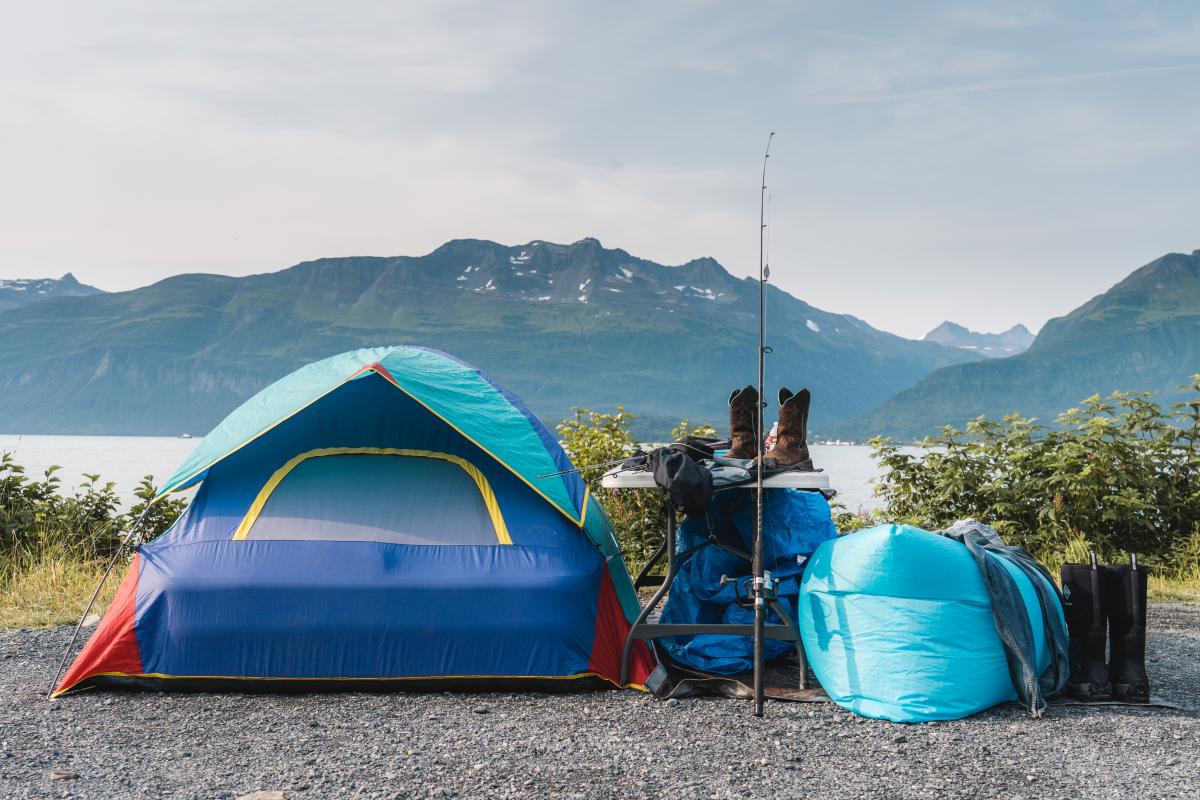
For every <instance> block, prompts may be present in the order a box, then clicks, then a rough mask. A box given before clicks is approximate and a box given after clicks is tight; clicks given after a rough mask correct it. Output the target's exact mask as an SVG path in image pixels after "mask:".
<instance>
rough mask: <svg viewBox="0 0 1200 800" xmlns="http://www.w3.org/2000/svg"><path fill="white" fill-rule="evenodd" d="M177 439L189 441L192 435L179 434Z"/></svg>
mask: <svg viewBox="0 0 1200 800" xmlns="http://www.w3.org/2000/svg"><path fill="white" fill-rule="evenodd" d="M179 438H180V439H190V438H192V435H191V434H190V433H181V434H179Z"/></svg>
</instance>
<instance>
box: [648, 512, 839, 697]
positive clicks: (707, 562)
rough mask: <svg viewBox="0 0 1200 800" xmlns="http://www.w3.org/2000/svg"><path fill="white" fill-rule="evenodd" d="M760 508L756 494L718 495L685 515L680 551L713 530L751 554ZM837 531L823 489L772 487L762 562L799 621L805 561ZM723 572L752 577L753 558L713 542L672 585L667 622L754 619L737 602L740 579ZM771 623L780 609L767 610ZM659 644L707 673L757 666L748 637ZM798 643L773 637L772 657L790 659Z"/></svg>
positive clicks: (699, 638)
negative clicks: (725, 579)
mask: <svg viewBox="0 0 1200 800" xmlns="http://www.w3.org/2000/svg"><path fill="white" fill-rule="evenodd" d="M754 506H755V498H754V492H752V491H746V490H745V489H726V490H723V491H718V492H716V493H715V494H714V495H713V499H712V503H711V504H710V506H709V511H708V514H707V515H706V516H704V517H687V518H686V519H684V521H683V523H682V524H681V525H680V526H679V532H678V535H677V537H676V540H677V545H678V548H679V552H683V551H685V550H688V549H690V548H692V547H694V546H695V545H697V544H699V543H701V542H704V541H706V540H707V539H708V537H709V532H710V531H712V533H714V534H715V535H716V536H717V538H718V539H719V540H720V541H722V542H724V543H727V544H729V545H731V546H733V547H735V548H738V549H740V550H742V551H744V552H747V553H749V552H750V551H751V548H752V546H753V543H754ZM836 535H837V531H836V529H835V528H834V526H833V519H832V516H831V514H830V510H829V502H828V501H827V500H826V499H825V498H824V497H823V496H821V494H820V493H819V492H808V491H800V490H796V489H769V490H767V491H766V492H765V493H764V496H763V555H764V566H765V568H766V569H767V571H769V572H770V573H771V574H772V575H773V576H774V577H776V578H778V579H779V596H780V599H781V603H782V605H783V606H784V607H785V608H786V609H787V610H788V612H789V614H791V616H792V618H793V619H795V612H796V596H797V594H798V592H799V576H800V574H801V572H802V571H803V560H804V558H805V557H807V556H808V555H809V554H811V553H812V552H813V551H814V550H815V549H816V548H817V546H818V545H820V544H821V543H822V542H824V541H827V540H829V539H832V538H834V537H835V536H836ZM722 575H726V576H729V577H730V578H733V577H737V578H739V579H743V578H746V577H748V576H749V575H750V562H749V561H747V560H746V559H744V558H741V557H739V556H737V555H735V554H733V553H730V552H728V551H726V550H723V549H721V548H719V547H713V546H709V547H704V548H702V549H700V550H698V551H696V552H695V553H694V554H692V555H691V556H690V557H689V558H688V559H687V561H686V563H685V564H684V565H683V566H682V568H681V570H680V572H679V574H678V576H676V578H675V582H674V584H673V585H672V586H671V593H670V595H669V597H668V599H667V603H666V606H665V607H664V608H663V614H662V621H663V622H670V623H676V624H680V623H684V624H691V623H721V622H724V623H740V624H749V623H752V622H753V621H754V612H753V611H752V610H751V609H747V608H742V607H741V606H739V605H737V603H736V597H735V591H736V586H737V585H740V584H741V580H739V582H738V584H736V585H735V584H734V583H725V584H724V585H722V583H721V576H722ZM743 593H744V592H743ZM767 621H768V623H778V622H780V620H779V618H778V617H777V616H776V615H775V614H771V615H769V616H768V620H767ZM660 642H661V643H662V646H663V647H664V648H665V649H666V651H667V653H668V654H669V655H670V656H671V657H672V658H673V659H675V660H676V661H678V662H680V663H681V664H685V665H687V666H689V667H692V668H694V669H698V670H703V671H705V672H713V673H717V674H720V675H733V674H736V673H739V672H745V671H747V670H749V669H751V668H752V667H753V651H754V644H753V640H751V639H750V638H749V637H745V636H719V635H713V634H702V635H699V636H678V637H673V638H668V639H661V640H660ZM792 647H793V645H792V644H791V643H789V642H780V641H775V640H768V641H767V643H766V648H767V658H768V659H772V658H780V657H782V656H785V655H787V654H788V652H789V651H790V650H791V649H792Z"/></svg>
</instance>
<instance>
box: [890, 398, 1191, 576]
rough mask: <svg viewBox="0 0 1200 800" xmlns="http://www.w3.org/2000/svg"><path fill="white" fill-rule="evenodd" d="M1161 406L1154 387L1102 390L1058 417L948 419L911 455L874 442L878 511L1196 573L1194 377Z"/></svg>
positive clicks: (1050, 555) (1054, 549) (1056, 558)
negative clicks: (956, 422) (1135, 557)
mask: <svg viewBox="0 0 1200 800" xmlns="http://www.w3.org/2000/svg"><path fill="white" fill-rule="evenodd" d="M1184 389H1185V390H1186V391H1187V392H1189V393H1190V396H1189V397H1188V398H1187V399H1185V400H1184V401H1183V402H1179V403H1175V404H1174V405H1172V406H1170V407H1168V408H1166V409H1164V408H1162V407H1161V406H1160V405H1159V404H1158V403H1156V402H1155V401H1154V400H1153V399H1152V396H1151V395H1150V394H1149V393H1144V392H1143V393H1134V392H1116V393H1114V394H1113V395H1111V396H1110V397H1108V398H1105V399H1101V398H1100V397H1099V396H1098V395H1096V396H1092V397H1090V398H1088V399H1087V400H1085V401H1084V402H1083V404H1082V405H1081V406H1079V407H1077V408H1072V409H1070V410H1068V411H1066V412H1064V413H1062V414H1060V415H1059V416H1058V419H1057V426H1055V427H1047V426H1043V425H1039V424H1038V423H1037V421H1036V420H1033V419H1029V418H1026V417H1022V416H1019V415H1015V414H1014V415H1010V416H1007V417H1005V418H1004V419H1003V420H1000V421H997V420H989V419H985V418H983V417H979V418H977V419H975V420H972V421H971V422H969V423H968V424H967V425H966V427H965V428H964V429H963V430H958V429H956V428H953V427H949V426H947V427H943V428H942V429H941V431H940V433H938V434H937V435H936V436H931V437H928V438H926V439H925V440H924V441H922V442H921V444H920V452H919V453H918V454H912V453H907V452H904V451H903V450H901V449H900V448H899V447H898V446H897V445H896V444H894V443H893V442H892V441H891V440H888V439H880V438H876V439H874V440H872V442H871V444H872V446H873V448H874V456H875V458H876V460H877V461H878V462H879V463H880V465H881V466H882V467H883V470H884V473H883V476H882V478H881V480H880V483H879V485H878V487H877V489H876V494H877V495H878V496H879V497H880V498H881V499H882V500H883V511H884V513H885V515H886V516H887V517H888V518H890V519H892V520H894V521H900V522H911V523H913V524H916V525H921V526H923V527H930V528H941V527H944V526H946V525H949V524H950V523H952V522H954V521H955V520H957V519H962V518H964V517H974V518H976V519H978V520H980V521H982V522H986V523H989V524H991V525H994V526H995V527H996V528H997V529H998V530H999V531H1000V532H1001V533H1002V534H1003V535H1004V536H1005V538H1006V539H1007V540H1008V541H1010V542H1013V543H1016V544H1020V545H1023V546H1024V547H1026V548H1027V549H1028V550H1030V551H1031V552H1033V553H1034V554H1035V555H1037V556H1038V557H1039V558H1041V559H1042V560H1044V561H1046V562H1047V563H1049V564H1058V563H1061V562H1062V561H1064V560H1082V558H1085V557H1086V555H1087V552H1088V551H1089V550H1095V551H1096V552H1097V554H1098V555H1099V556H1100V557H1101V558H1102V559H1104V560H1108V561H1117V560H1123V559H1124V558H1125V553H1127V552H1130V551H1133V552H1137V553H1138V554H1139V556H1140V557H1141V559H1142V563H1144V564H1146V565H1147V567H1149V568H1151V569H1153V570H1155V571H1157V572H1158V573H1159V574H1162V575H1167V576H1170V577H1177V578H1184V579H1188V578H1194V577H1195V576H1196V575H1198V574H1200V442H1198V440H1200V375H1197V376H1194V377H1193V379H1192V382H1191V383H1190V384H1189V385H1188V386H1186V387H1184Z"/></svg>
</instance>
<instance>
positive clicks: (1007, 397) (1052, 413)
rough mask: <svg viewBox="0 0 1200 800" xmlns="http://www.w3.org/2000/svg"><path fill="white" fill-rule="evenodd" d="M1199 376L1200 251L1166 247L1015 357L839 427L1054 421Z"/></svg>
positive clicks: (902, 432) (940, 376)
mask: <svg viewBox="0 0 1200 800" xmlns="http://www.w3.org/2000/svg"><path fill="white" fill-rule="evenodd" d="M1196 373H1200V250H1197V251H1195V252H1193V253H1192V254H1191V255H1185V254H1182V253H1170V254H1168V255H1165V256H1163V257H1162V258H1158V259H1156V260H1154V261H1151V262H1150V263H1149V264H1146V265H1145V266H1143V267H1141V268H1140V269H1138V270H1136V271H1135V272H1133V273H1132V274H1131V275H1129V277H1127V278H1125V279H1124V280H1123V281H1121V282H1120V283H1118V284H1117V285H1116V286H1113V287H1112V288H1111V289H1109V290H1108V291H1107V292H1105V293H1104V294H1101V295H1098V296H1096V297H1094V298H1092V299H1091V300H1089V301H1088V302H1087V303H1084V304H1083V305H1082V306H1080V307H1079V308H1077V309H1075V310H1074V311H1072V312H1071V313H1069V314H1067V315H1066V316H1064V317H1058V318H1056V319H1052V320H1050V321H1049V322H1047V323H1046V325H1045V326H1044V327H1043V328H1042V330H1041V331H1040V332H1039V333H1038V336H1037V339H1035V340H1034V342H1033V344H1032V346H1030V348H1029V349H1028V350H1027V351H1025V352H1024V353H1021V354H1019V355H1015V356H1012V357H1009V358H996V359H988V360H986V361H980V362H977V363H973V364H959V365H955V366H950V367H945V368H943V369H939V370H936V371H935V372H933V373H931V374H930V375H928V376H927V377H925V378H924V379H923V380H921V381H920V382H919V383H917V384H916V385H915V386H912V387H909V388H907V389H904V390H903V391H900V392H899V393H897V394H896V395H895V396H894V397H892V398H891V399H889V400H888V401H887V402H886V403H884V404H883V405H882V406H881V407H880V408H878V409H875V410H874V411H871V412H869V413H867V414H865V415H863V416H861V417H858V418H857V419H855V420H853V421H851V422H850V423H847V424H846V425H844V426H842V432H843V433H844V434H846V435H856V436H859V437H862V436H867V435H870V434H872V433H878V432H886V433H890V434H893V435H896V436H899V437H901V438H911V437H915V436H920V435H923V434H926V433H929V432H931V431H933V430H934V429H936V428H937V427H938V426H939V425H942V424H952V425H958V426H961V425H962V424H963V423H964V422H966V421H967V420H969V419H971V418H972V417H975V416H978V415H981V414H983V415H987V416H989V417H993V418H998V417H1001V416H1004V415H1005V414H1009V413H1013V412H1019V413H1021V414H1023V415H1025V416H1033V417H1038V418H1039V419H1041V420H1042V421H1044V422H1049V423H1053V421H1054V418H1055V417H1056V415H1057V414H1058V413H1059V412H1061V411H1064V410H1066V409H1067V408H1069V407H1071V406H1073V405H1078V404H1079V402H1080V401H1082V400H1083V399H1085V398H1087V397H1090V396H1091V395H1093V394H1097V393H1099V394H1101V395H1106V394H1109V393H1111V392H1113V391H1118V390H1121V391H1126V390H1136V391H1155V392H1158V393H1160V398H1159V399H1160V401H1164V402H1171V401H1172V400H1173V399H1175V398H1176V397H1177V396H1178V393H1177V391H1176V390H1177V388H1178V387H1179V386H1180V385H1181V384H1183V383H1185V382H1186V381H1187V380H1188V378H1189V377H1190V376H1191V375H1194V374H1196Z"/></svg>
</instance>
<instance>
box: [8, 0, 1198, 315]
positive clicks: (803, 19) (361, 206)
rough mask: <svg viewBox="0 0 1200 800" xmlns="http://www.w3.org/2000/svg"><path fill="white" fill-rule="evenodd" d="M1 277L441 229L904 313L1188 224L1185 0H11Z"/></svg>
mask: <svg viewBox="0 0 1200 800" xmlns="http://www.w3.org/2000/svg"><path fill="white" fill-rule="evenodd" d="M0 3H2V5H0V7H2V8H3V18H4V20H5V22H4V25H3V26H0V153H2V154H3V155H2V156H0V278H14V277H44V276H57V275H60V274H62V273H64V272H66V271H71V272H73V273H74V274H75V275H76V277H78V278H79V279H80V280H82V281H84V282H86V283H91V284H93V285H96V286H99V287H101V288H103V289H108V290H124V289H130V288H135V287H138V286H142V285H145V284H148V283H151V282H153V281H156V280H159V279H161V278H164V277H167V276H169V275H174V274H178V273H182V272H214V273H222V274H230V275H244V274H252V273H260V272H270V271H274V270H277V269H281V268H284V267H287V266H290V265H292V264H295V263H297V262H300V261H305V260H309V259H313V258H318V257H324V256H350V255H420V254H423V253H426V252H429V251H430V250H432V249H434V248H435V247H437V246H438V245H439V244H441V243H443V242H445V241H446V240H449V239H454V238H467V237H473V238H486V239H493V240H496V241H500V242H503V243H507V244H521V243H525V242H528V241H531V240H534V239H541V240H548V241H557V242H571V241H575V240H578V239H581V238H583V237H585V236H594V237H596V238H598V239H599V240H600V241H601V242H602V243H603V244H605V245H606V246H608V247H620V248H623V249H625V250H628V251H629V252H631V253H633V254H634V255H637V256H640V257H643V258H649V259H652V260H655V261H659V262H662V263H666V264H679V263H683V262H686V261H688V260H690V259H693V258H698V257H701V256H712V257H714V258H716V259H717V260H719V261H720V262H721V263H722V264H724V265H725V266H726V267H727V268H728V269H729V270H730V271H731V272H733V273H734V274H737V275H749V274H752V273H754V272H756V271H757V267H758V213H759V187H760V181H759V179H760V169H761V159H762V151H763V146H764V145H765V143H766V138H767V134H768V132H770V131H774V132H775V133H776V137H775V141H774V145H773V148H772V155H771V159H770V168H769V172H768V176H767V182H768V184H769V192H770V195H771V214H770V217H771V225H770V262H771V266H772V273H773V275H772V280H773V282H775V283H776V284H777V285H779V286H781V287H782V288H784V289H786V290H788V291H790V292H792V293H793V294H795V295H797V296H799V297H801V298H802V299H804V300H806V301H808V302H810V303H812V304H813V305H816V306H818V307H820V308H823V309H826V310H829V311H834V312H842V313H850V314H854V315H856V316H859V317H861V318H863V319H865V320H866V321H867V322H869V323H871V324H872V325H874V326H876V327H879V328H882V329H884V330H889V331H892V332H895V333H898V334H900V335H903V336H909V337H913V338H917V337H920V336H921V335H922V334H924V333H925V332H927V331H928V330H929V329H931V328H933V327H934V326H935V325H937V324H938V323H939V322H941V321H942V320H944V319H950V320H954V321H956V322H959V323H961V324H964V325H967V326H968V327H971V328H974V329H976V330H985V331H997V330H1002V329H1005V328H1008V327H1009V326H1011V325H1013V324H1015V323H1018V322H1021V323H1024V324H1025V325H1026V326H1028V327H1029V328H1030V329H1031V330H1034V331H1036V330H1037V329H1038V328H1039V327H1040V326H1041V325H1042V323H1044V322H1045V321H1046V319H1048V318H1050V317H1053V316H1058V315H1061V314H1065V313H1067V312H1069V311H1070V310H1071V309H1073V308H1074V307H1076V306H1078V305H1079V304H1081V303H1082V302H1084V301H1086V300H1087V299H1089V298H1090V297H1092V296H1094V295H1096V294H1099V293H1101V292H1103V291H1104V290H1105V289H1107V288H1108V287H1110V286H1111V285H1112V284H1114V283H1116V282H1117V281H1119V280H1120V279H1121V278H1123V277H1124V276H1125V275H1126V274H1128V273H1129V272H1131V271H1132V270H1133V269H1135V268H1137V267H1138V266H1141V265H1142V264H1144V263H1146V262H1148V261H1151V260H1153V259H1154V258H1157V257H1158V256H1160V255H1162V254H1164V253H1167V252H1189V253H1190V252H1192V251H1193V250H1195V249H1197V248H1200V203H1198V202H1197V200H1198V196H1197V189H1198V187H1200V180H1198V179H1200V6H1198V5H1197V4H1196V3H1194V2H1179V3H1155V2H1122V3H1107V2H1095V1H1090V2H1079V3H1046V2H1030V3H1025V2H1022V0H1010V2H1003V3H994V4H987V3H936V2H912V3H892V2H883V3H854V4H848V3H839V2H831V3H804V2H778V3H776V2H764V3H756V4H748V3H709V2H671V1H670V0H668V1H666V2H654V3H644V2H639V3H627V2H619V1H618V2H606V3H594V2H578V3H568V2H526V1H525V0H514V1H513V2H506V3H488V2H479V3H476V2H457V0H439V1H438V2H430V3H403V2H374V3H362V2H348V1H347V0H340V1H339V2H337V3H330V2H311V1H310V0H286V1H284V0H279V1H278V2H276V1H273V0H256V2H252V3H247V2H242V1H241V0H237V1H236V2H229V1H228V0H205V2H202V3H184V2H161V0H153V1H148V2H136V1H135V0H106V2H104V3H95V2H38V3H29V2H14V1H13V0H0Z"/></svg>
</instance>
